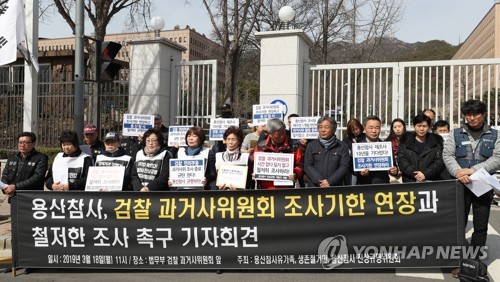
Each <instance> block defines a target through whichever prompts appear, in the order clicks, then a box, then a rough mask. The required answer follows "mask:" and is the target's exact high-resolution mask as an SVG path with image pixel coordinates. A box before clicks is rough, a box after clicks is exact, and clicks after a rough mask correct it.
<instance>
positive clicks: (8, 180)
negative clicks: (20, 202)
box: [0, 132, 48, 202]
mask: <svg viewBox="0 0 500 282" xmlns="http://www.w3.org/2000/svg"><path fill="white" fill-rule="evenodd" d="M35 142H36V135H35V134H34V133H33V132H22V133H20V134H19V135H18V136H17V148H18V150H19V152H18V153H16V154H14V155H12V156H10V157H9V158H8V160H7V165H6V166H5V169H4V171H3V174H2V183H1V184H0V185H1V186H2V187H1V188H2V192H3V193H4V194H6V195H8V196H9V202H10V197H12V196H14V195H15V192H16V191H17V190H43V187H44V186H43V185H44V180H45V174H46V173H47V160H48V158H47V156H46V155H45V154H42V153H40V152H38V151H37V150H36V149H35Z"/></svg>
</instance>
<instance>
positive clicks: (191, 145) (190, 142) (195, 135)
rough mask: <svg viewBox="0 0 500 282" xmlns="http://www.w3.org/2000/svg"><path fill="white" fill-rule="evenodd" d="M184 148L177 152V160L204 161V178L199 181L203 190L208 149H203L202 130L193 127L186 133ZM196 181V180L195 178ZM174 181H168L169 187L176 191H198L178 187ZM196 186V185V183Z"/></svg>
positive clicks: (203, 138)
mask: <svg viewBox="0 0 500 282" xmlns="http://www.w3.org/2000/svg"><path fill="white" fill-rule="evenodd" d="M185 138H186V144H187V146H186V147H180V148H179V151H178V152H177V159H179V160H189V159H195V160H200V159H201V160H203V161H204V170H205V173H204V175H205V176H204V177H203V179H202V180H201V184H202V185H203V188H204V187H205V186H206V185H207V178H206V176H207V162H208V153H209V151H210V149H209V148H207V147H204V146H203V144H205V131H204V130H203V128H201V127H199V126H193V127H191V128H190V129H189V130H188V131H187V132H186V137H185ZM197 179H198V178H197ZM176 181H177V180H175V179H169V181H168V185H169V186H177V190H184V189H200V188H199V187H197V186H196V187H180V186H178V185H177V184H176V183H175V182H176ZM197 184H198V183H197Z"/></svg>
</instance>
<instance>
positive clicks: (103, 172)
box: [85, 166, 125, 191]
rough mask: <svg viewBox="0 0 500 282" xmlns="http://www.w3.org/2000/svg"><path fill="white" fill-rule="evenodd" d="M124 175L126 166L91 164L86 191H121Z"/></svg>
mask: <svg viewBox="0 0 500 282" xmlns="http://www.w3.org/2000/svg"><path fill="white" fill-rule="evenodd" d="M124 177H125V167H124V166H91V167H89V172H88V174H87V183H86V184H85V191H121V190H122V187H123V178H124Z"/></svg>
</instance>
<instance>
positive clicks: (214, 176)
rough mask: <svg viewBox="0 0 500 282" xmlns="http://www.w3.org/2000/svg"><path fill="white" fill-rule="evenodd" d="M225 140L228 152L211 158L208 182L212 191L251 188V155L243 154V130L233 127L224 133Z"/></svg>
mask: <svg viewBox="0 0 500 282" xmlns="http://www.w3.org/2000/svg"><path fill="white" fill-rule="evenodd" d="M223 138H224V143H225V144H226V150H225V151H224V152H219V153H216V154H215V157H212V156H209V161H208V181H209V182H210V187H211V189H219V190H235V189H237V188H239V189H245V188H246V187H251V177H249V176H250V175H249V174H248V159H249V156H250V154H249V153H242V152H241V142H243V130H241V128H238V127H235V126H231V127H229V128H228V129H227V130H226V131H225V132H224V136H223ZM221 168H222V169H221ZM245 180H246V181H245Z"/></svg>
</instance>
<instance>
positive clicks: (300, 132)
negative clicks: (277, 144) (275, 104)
mask: <svg viewBox="0 0 500 282" xmlns="http://www.w3.org/2000/svg"><path fill="white" fill-rule="evenodd" d="M318 119H319V117H293V118H291V119H290V121H291V123H290V135H291V138H292V139H316V138H318Z"/></svg>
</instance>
